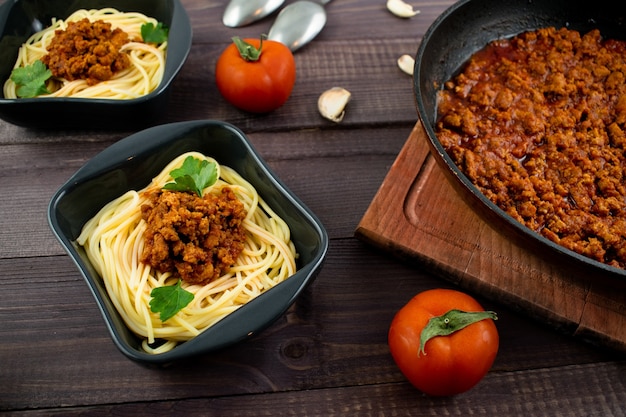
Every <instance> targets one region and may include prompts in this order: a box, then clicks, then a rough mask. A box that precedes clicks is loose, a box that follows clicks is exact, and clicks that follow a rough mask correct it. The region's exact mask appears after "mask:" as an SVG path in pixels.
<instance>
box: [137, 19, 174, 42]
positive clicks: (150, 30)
mask: <svg viewBox="0 0 626 417" xmlns="http://www.w3.org/2000/svg"><path fill="white" fill-rule="evenodd" d="M169 32H170V31H169V28H167V27H165V26H163V23H161V22H159V23H157V25H156V26H155V25H154V24H153V23H152V22H148V23H144V24H143V25H141V38H142V39H143V41H144V42H146V43H156V44H160V43H163V42H165V41H166V40H167V38H168V36H169Z"/></svg>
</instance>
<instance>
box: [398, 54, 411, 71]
mask: <svg viewBox="0 0 626 417" xmlns="http://www.w3.org/2000/svg"><path fill="white" fill-rule="evenodd" d="M398 67H399V68H400V69H401V70H402V71H403V72H405V73H407V74H409V75H413V68H414V67H415V59H413V57H412V56H410V55H406V54H405V55H402V56H401V57H400V58H398Z"/></svg>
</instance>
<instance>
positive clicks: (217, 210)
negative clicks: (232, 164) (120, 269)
mask: <svg viewBox="0 0 626 417" xmlns="http://www.w3.org/2000/svg"><path fill="white" fill-rule="evenodd" d="M148 197H149V199H148V202H146V203H145V204H143V205H142V207H141V215H142V218H143V219H144V220H145V221H146V222H147V230H146V231H145V233H144V244H145V245H144V250H143V254H142V256H141V261H142V262H143V263H145V264H147V265H150V266H151V267H153V268H155V269H156V270H158V271H160V272H172V273H175V274H176V275H178V276H180V278H181V279H182V280H184V281H186V282H188V283H190V284H200V285H205V284H207V283H209V282H211V281H212V280H214V279H216V278H218V277H220V276H221V275H222V274H224V273H225V272H227V270H228V269H229V268H230V267H231V266H232V265H233V264H234V263H235V261H236V260H237V257H238V256H239V254H240V253H241V251H242V250H243V248H244V241H245V238H246V233H245V229H244V226H243V220H244V218H245V217H246V210H245V208H244V206H243V204H242V203H241V201H239V200H238V199H237V197H236V196H235V193H234V192H233V191H232V190H231V189H230V188H227V187H226V188H223V189H222V192H221V193H220V194H206V195H204V197H199V196H197V195H196V194H192V193H187V192H178V191H167V190H158V191H152V192H150V194H149V196H148Z"/></svg>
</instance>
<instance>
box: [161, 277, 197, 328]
mask: <svg viewBox="0 0 626 417" xmlns="http://www.w3.org/2000/svg"><path fill="white" fill-rule="evenodd" d="M180 284H181V281H180V280H179V281H178V282H177V283H176V285H166V286H164V287H158V288H154V289H153V290H152V291H151V292H150V297H152V299H151V300H150V311H152V312H153V313H160V318H161V321H162V322H166V321H167V320H169V319H171V318H172V317H174V316H175V315H176V313H178V312H179V311H180V310H182V309H183V308H185V307H186V306H187V305H188V304H189V303H190V302H191V300H193V294H192V293H190V292H189V291H187V290H185V289H184V288H183V287H181V285H180Z"/></svg>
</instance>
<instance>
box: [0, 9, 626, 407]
mask: <svg viewBox="0 0 626 417" xmlns="http://www.w3.org/2000/svg"><path fill="white" fill-rule="evenodd" d="M4 1H7V0H4ZM182 1H183V4H184V6H185V8H186V9H187V11H188V13H189V15H190V18H191V21H192V25H193V32H194V38H193V46H192V51H191V53H190V56H189V59H188V60H187V62H186V63H185V65H184V66H183V68H182V71H181V73H180V75H179V76H178V77H177V78H176V80H175V83H174V85H173V86H172V98H171V103H170V106H169V108H168V113H167V115H166V116H165V117H164V118H163V119H161V120H154V121H153V122H152V123H153V124H161V123H167V122H175V121H182V120H191V119H196V118H203V119H204V118H214V119H221V120H224V121H227V122H230V123H233V124H235V125H237V126H238V127H239V128H241V129H242V130H243V131H244V132H245V133H246V134H247V135H248V136H249V138H250V140H251V142H252V143H253V145H254V146H255V147H256V148H257V150H258V151H259V153H260V154H261V156H262V157H263V158H264V159H265V160H266V161H267V162H268V164H269V166H270V167H271V168H272V169H273V170H274V171H275V172H276V174H277V175H278V176H279V177H280V178H281V180H282V181H283V182H284V183H285V184H286V185H287V186H288V187H289V188H290V189H291V190H292V191H293V192H294V193H296V194H297V195H298V197H299V198H300V199H301V200H302V201H303V202H304V203H305V204H306V205H307V206H309V207H310V208H311V209H312V210H313V211H314V212H315V214H316V215H317V216H318V217H319V218H320V219H321V220H322V222H323V223H324V225H325V227H326V229H327V230H328V233H329V235H330V248H329V252H328V257H327V259H326V262H325V264H324V267H323V268H322V271H321V273H320V275H319V276H318V277H317V279H316V280H315V281H314V282H313V283H312V285H310V286H309V287H308V288H307V289H306V291H305V292H304V293H303V294H302V296H301V297H299V298H298V300H297V301H296V303H295V304H294V305H293V306H292V308H290V309H289V311H288V312H287V313H286V314H285V315H284V316H282V317H281V318H280V319H279V320H278V321H277V322H275V323H274V324H273V325H272V326H271V327H270V328H268V329H267V330H266V331H264V332H262V333H260V334H259V335H257V336H255V337H254V338H252V339H250V340H246V341H244V342H242V343H239V344H237V345H235V346H232V347H230V348H227V349H224V350H222V351H219V352H215V353H213V354H209V355H203V356H201V357H199V358H197V359H195V360H193V361H189V362H181V363H177V364H175V365H174V366H170V367H167V368H164V369H160V368H148V367H144V366H141V365H138V364H136V363H134V362H131V361H129V360H128V359H127V358H126V357H125V356H123V355H122V354H121V353H120V352H119V351H118V350H117V348H116V347H115V346H114V344H113V342H112V340H111V338H110V337H109V333H108V330H107V328H106V326H105V324H104V321H103V320H102V318H101V316H100V312H99V311H98V309H97V307H96V303H95V301H94V299H93V297H92V295H91V294H90V292H89V290H88V288H87V286H86V285H85V283H84V282H83V280H82V278H81V276H80V274H79V273H78V270H77V269H76V268H75V266H74V265H73V263H72V261H71V260H70V259H69V257H68V256H67V255H66V254H65V253H64V252H63V250H62V248H61V246H60V245H59V244H58V243H57V242H56V240H55V238H54V236H53V234H52V232H51V231H50V229H49V227H48V225H47V217H46V216H47V214H46V210H47V205H48V201H49V199H50V197H51V196H52V195H53V193H54V192H55V191H56V189H58V187H59V186H60V185H61V184H62V183H63V182H64V181H66V180H67V179H68V178H69V177H70V176H71V175H72V174H73V173H74V172H75V171H76V170H77V169H78V168H79V167H80V166H82V165H83V164H84V163H85V162H86V161H87V160H89V159H90V158H91V157H93V156H94V155H96V154H97V153H98V152H100V151H102V150H103V149H105V148H106V147H107V146H109V145H111V144H113V143H115V142H117V141H118V140H120V139H122V138H124V137H125V136H127V135H129V134H131V133H133V132H129V131H118V130H115V129H112V130H110V131H108V130H107V131H90V130H71V129H70V130H55V129H54V128H52V127H51V128H50V129H42V130H33V129H25V128H20V127H17V126H13V125H10V124H8V123H5V122H2V121H0V177H1V178H2V181H1V182H0V194H1V195H2V198H0V272H1V273H0V412H1V413H3V415H11V416H70V417H71V416H78V415H82V416H100V415H102V416H110V415H117V416H126V415H128V416H138V415H154V416H166V415H167V416H171V415H185V416H259V415H261V416H262V415H272V416H281V415H290V416H339V415H349V416H372V415H376V416H394V415H395V416H409V415H411V416H432V415H452V416H454V415H456V416H468V415H484V416H489V415H502V416H507V415H519V416H527V415H533V416H534V415H536V416H543V415H545V416H556V415H567V416H624V409H623V404H625V403H626V398H624V393H625V392H626V377H625V375H626V360H625V357H624V354H623V353H622V352H621V351H619V350H613V349H607V348H603V347H598V346H596V345H591V344H588V343H585V342H582V341H581V340H579V339H577V338H573V337H570V336H568V335H564V334H563V333H561V332H558V331H555V330H554V328H553V327H552V326H550V325H549V324H548V323H542V322H541V321H539V320H535V319H529V316H528V314H527V313H526V312H524V311H519V310H518V309H517V308H514V306H512V305H509V304H510V303H509V302H508V300H494V299H493V298H492V297H489V296H488V295H489V291H488V289H484V288H481V287H474V288H473V289H471V290H469V291H468V292H470V293H471V294H472V295H473V296H475V297H476V298H477V299H478V300H479V301H480V302H481V303H482V304H483V305H484V306H485V307H486V308H489V309H493V310H496V311H497V312H498V315H499V320H498V322H497V326H498V329H499V332H500V351H499V353H498V357H497V358H496V362H495V363H494V367H493V369H492V370H491V372H490V373H489V374H488V375H487V377H486V379H485V380H484V381H483V382H482V383H481V384H480V385H479V386H477V387H476V389H475V390H472V391H470V392H468V393H466V394H463V395H461V396H458V397H454V398H446V399H433V398H428V397H425V396H423V395H422V394H420V393H419V392H417V391H416V390H415V389H413V388H412V387H411V386H410V385H409V384H408V383H407V382H406V381H405V379H404V378H403V376H402V374H401V373H400V372H399V371H398V369H397V367H396V366H395V364H394V363H393V360H392V359H391V356H390V355H389V352H388V347H387V343H386V336H387V330H388V326H389V323H390V321H391V319H392V317H393V315H394V314H395V312H396V311H397V310H398V309H399V308H401V307H402V305H404V304H405V303H406V302H407V301H408V300H409V299H410V298H411V297H412V296H413V295H414V294H416V293H418V292H420V291H423V290H426V289H430V288H435V287H449V288H462V287H460V284H461V282H459V281H457V282H451V281H449V280H446V279H442V277H445V274H444V273H443V272H441V271H438V272H433V270H432V269H431V268H430V267H431V264H432V262H431V263H429V262H427V261H425V260H422V261H420V262H417V263H416V262H413V261H410V262H408V261H404V260H401V259H398V258H397V257H395V256H392V255H390V252H389V250H381V249H380V248H379V247H378V246H374V245H370V244H366V243H364V242H362V241H361V240H359V239H357V238H355V236H354V232H355V230H356V228H357V226H358V224H359V222H360V221H361V219H362V218H363V216H364V215H365V213H366V212H368V208H369V207H370V204H371V203H372V201H373V199H374V197H375V196H376V193H377V192H378V190H379V188H380V187H381V184H382V183H383V180H384V179H385V178H386V176H387V175H388V173H389V172H390V170H392V169H394V167H395V166H396V165H397V162H396V159H397V157H398V155H399V153H400V152H401V151H402V149H403V147H404V145H405V143H406V140H407V137H408V136H409V135H410V134H411V132H412V129H413V127H414V125H415V122H416V120H417V113H416V111H415V107H414V102H413V91H412V86H411V78H410V77H408V76H407V75H406V74H404V73H402V72H401V71H400V70H399V69H398V68H397V67H396V63H395V59H396V58H397V56H399V55H400V54H403V53H409V54H413V53H414V52H415V51H416V49H417V46H418V44H419V41H420V39H421V36H422V35H423V34H424V32H425V31H426V29H427V28H428V26H429V24H430V23H431V22H432V21H433V20H434V19H435V18H436V17H437V16H438V15H439V14H440V13H441V12H442V11H443V10H445V8H446V7H448V6H449V5H450V4H452V2H453V1H452V0H442V1H437V0H424V1H421V0H417V1H415V2H414V3H413V5H414V7H415V8H417V9H420V10H421V13H420V14H419V15H418V16H416V17H415V18H413V19H407V20H400V19H397V18H396V17H395V16H393V15H391V14H390V13H389V12H388V11H387V10H386V8H385V1H384V0H334V1H332V2H331V3H329V4H328V5H327V6H326V10H327V11H328V15H329V18H328V24H327V26H326V28H325V29H324V31H323V32H322V33H321V34H320V36H319V37H318V38H316V40H315V41H314V42H313V43H311V44H310V45H308V46H306V47H305V48H303V49H301V50H300V51H299V52H298V53H297V54H296V61H297V66H298V79H297V81H296V87H295V88H294V91H293V93H292V96H291V98H290V99H289V101H288V103H287V104H286V105H285V106H283V107H282V108H280V109H278V111H276V112H273V113H271V114H268V115H263V116H257V115H249V114H246V113H243V112H240V111H238V110H237V109H235V108H233V107H232V106H230V105H229V104H228V103H226V102H225V101H224V100H223V99H222V98H221V97H220V96H219V94H218V93H217V90H216V87H215V85H214V81H213V77H214V69H213V67H214V63H215V61H216V59H217V55H218V54H219V53H220V52H221V50H223V48H225V47H226V45H227V44H228V43H229V42H230V38H231V37H232V36H234V35H238V36H254V37H257V36H258V35H259V34H260V33H262V32H264V31H267V29H268V28H269V25H270V24H271V22H272V20H273V19H271V18H270V19H265V20H263V21H261V22H258V23H256V24H253V25H250V26H248V27H245V28H239V29H231V28H226V27H224V25H223V24H222V23H221V13H222V11H223V9H224V7H225V5H226V3H227V1H226V0H182ZM293 1H294V0H287V1H286V3H287V4H288V3H291V2H293ZM0 2H2V0H0ZM333 85H341V86H344V87H346V88H348V89H350V90H351V92H352V94H353V99H352V101H351V102H350V104H349V105H348V109H347V113H346V117H345V119H344V121H343V122H342V123H340V124H335V123H332V122H330V121H327V120H325V119H323V118H322V117H321V116H320V115H319V114H318V113H317V109H316V101H317V97H318V95H319V94H320V93H321V92H322V90H323V89H324V88H326V87H327V86H333ZM385 186H391V187H394V185H393V184H387V185H385ZM449 198H450V196H449V195H447V194H446V193H443V192H441V190H432V192H431V193H430V194H429V195H428V199H426V200H422V199H420V200H419V201H418V203H421V202H423V201H430V202H431V204H450V201H449V200H448V199H449ZM389 209H390V208H382V209H381V210H389ZM411 216H414V217H415V216H417V217H415V218H414V219H413V221H414V222H415V221H419V211H415V212H414V213H412V214H411ZM459 221H460V220H459ZM431 226H432V227H433V229H432V230H431V235H432V236H436V235H437V232H438V231H441V230H445V228H444V226H445V225H444V224H438V225H437V224H433V225H431ZM486 236H487V235H485V236H484V237H486ZM447 239H448V240H449V241H451V242H456V244H457V245H458V244H459V242H460V241H459V239H457V237H456V236H455V235H454V234H449V236H448V237H447ZM444 243H445V242H444ZM444 243H441V242H439V239H435V238H431V237H426V238H424V239H423V241H422V242H421V244H422V245H423V247H426V248H428V247H430V248H431V249H432V250H435V249H436V248H437V247H440V248H445V247H446V245H447V244H444ZM481 245H483V247H488V245H489V242H486V243H481ZM464 250H465V252H466V253H465V254H464V256H465V262H466V265H467V268H468V269H469V268H470V267H471V268H483V267H485V268H487V267H488V265H489V264H488V263H486V262H485V261H484V260H481V259H484V258H482V257H476V255H472V254H471V252H472V251H473V250H474V246H468V247H465V248H464ZM507 258H509V259H515V256H514V253H509V254H508V255H507ZM569 290H570V291H577V290H578V289H577V288H575V287H573V288H571V289H569ZM602 301H603V300H600V299H598V300H594V299H592V298H591V297H590V298H589V300H588V301H587V307H586V308H587V309H588V314H591V313H593V314H594V316H589V317H590V319H591V317H601V316H602V314H604V311H606V310H597V309H595V308H592V307H593V306H594V303H601V302H602ZM610 306H611V308H613V309H617V310H619V309H621V308H623V305H622V304H621V303H619V302H618V300H617V299H616V300H615V301H614V302H613V303H612V304H611V305H610ZM577 308H579V307H578V306H576V305H573V306H572V309H577ZM594 320H596V319H595V318H594ZM583 326H586V324H584V323H582V324H581V328H582V327H583Z"/></svg>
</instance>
